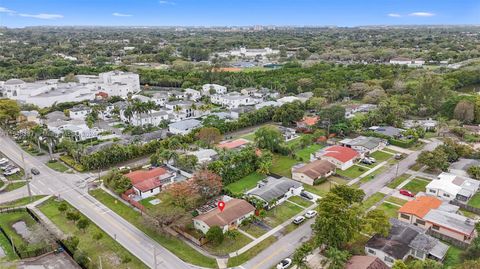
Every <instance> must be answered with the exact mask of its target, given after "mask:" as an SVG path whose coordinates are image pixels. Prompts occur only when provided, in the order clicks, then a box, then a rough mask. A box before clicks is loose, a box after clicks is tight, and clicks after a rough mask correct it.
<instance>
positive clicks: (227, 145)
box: [217, 138, 250, 149]
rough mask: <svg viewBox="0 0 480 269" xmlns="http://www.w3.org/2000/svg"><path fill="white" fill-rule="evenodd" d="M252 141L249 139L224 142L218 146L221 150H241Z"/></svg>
mask: <svg viewBox="0 0 480 269" xmlns="http://www.w3.org/2000/svg"><path fill="white" fill-rule="evenodd" d="M249 143H250V141H248V140H247V139H243V138H239V139H235V140H231V141H222V142H220V144H218V145H217V147H218V148H220V149H240V148H243V147H245V146H246V145H248V144H249Z"/></svg>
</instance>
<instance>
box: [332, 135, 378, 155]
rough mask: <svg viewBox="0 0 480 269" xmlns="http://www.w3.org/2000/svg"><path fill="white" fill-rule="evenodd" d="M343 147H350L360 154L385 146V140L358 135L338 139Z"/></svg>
mask: <svg viewBox="0 0 480 269" xmlns="http://www.w3.org/2000/svg"><path fill="white" fill-rule="evenodd" d="M340 144H341V145H342V146H344V147H348V148H352V149H354V150H356V151H358V152H360V154H370V153H372V152H375V151H377V150H381V149H383V148H384V147H385V146H387V141H386V140H385V139H382V138H378V137H371V136H359V137H356V138H353V139H351V138H347V139H344V140H342V141H340Z"/></svg>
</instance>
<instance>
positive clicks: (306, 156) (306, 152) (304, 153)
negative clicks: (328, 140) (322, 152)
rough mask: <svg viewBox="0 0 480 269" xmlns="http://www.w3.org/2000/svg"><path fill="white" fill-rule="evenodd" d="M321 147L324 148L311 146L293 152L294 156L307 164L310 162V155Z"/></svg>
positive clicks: (319, 145) (318, 145) (317, 145)
mask: <svg viewBox="0 0 480 269" xmlns="http://www.w3.org/2000/svg"><path fill="white" fill-rule="evenodd" d="M323 147H324V146H323V145H321V144H312V145H310V146H308V147H306V148H304V149H301V150H299V151H297V152H295V154H296V155H297V156H298V157H300V158H301V159H302V160H303V161H304V162H308V161H309V160H310V154H312V153H315V152H317V151H318V150H319V149H321V148H323Z"/></svg>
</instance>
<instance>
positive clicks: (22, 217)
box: [0, 210, 46, 251]
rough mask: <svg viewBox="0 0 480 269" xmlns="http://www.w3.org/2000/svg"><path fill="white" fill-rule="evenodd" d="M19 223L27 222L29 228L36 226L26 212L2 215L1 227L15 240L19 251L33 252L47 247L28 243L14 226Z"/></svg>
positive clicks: (39, 243) (0, 216)
mask: <svg viewBox="0 0 480 269" xmlns="http://www.w3.org/2000/svg"><path fill="white" fill-rule="evenodd" d="M19 221H23V222H25V224H26V225H27V227H32V226H34V225H35V224H36V222H35V220H34V219H33V218H32V217H31V216H30V215H29V214H28V213H27V211H26V210H22V211H18V212H9V213H1V214H0V227H2V229H3V230H4V231H5V233H6V234H7V235H8V236H9V237H10V238H11V239H12V240H13V242H14V243H15V246H16V247H17V249H22V248H24V249H25V250H26V251H32V250H36V249H38V248H44V247H46V245H45V244H44V243H43V242H38V243H32V242H28V241H26V240H25V239H24V238H23V237H22V236H21V235H20V234H17V232H16V231H15V229H13V227H12V225H13V224H15V223H16V222H19Z"/></svg>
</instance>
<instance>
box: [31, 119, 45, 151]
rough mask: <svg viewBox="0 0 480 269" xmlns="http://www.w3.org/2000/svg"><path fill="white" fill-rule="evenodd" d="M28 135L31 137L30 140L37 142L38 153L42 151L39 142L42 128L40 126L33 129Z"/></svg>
mask: <svg viewBox="0 0 480 269" xmlns="http://www.w3.org/2000/svg"><path fill="white" fill-rule="evenodd" d="M30 134H31V136H32V139H33V140H36V141H37V147H38V151H42V148H41V147H40V140H41V139H42V134H43V129H42V127H41V126H40V125H37V126H35V127H33V128H32V129H31V130H30Z"/></svg>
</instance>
